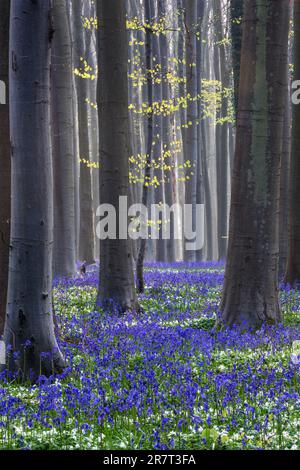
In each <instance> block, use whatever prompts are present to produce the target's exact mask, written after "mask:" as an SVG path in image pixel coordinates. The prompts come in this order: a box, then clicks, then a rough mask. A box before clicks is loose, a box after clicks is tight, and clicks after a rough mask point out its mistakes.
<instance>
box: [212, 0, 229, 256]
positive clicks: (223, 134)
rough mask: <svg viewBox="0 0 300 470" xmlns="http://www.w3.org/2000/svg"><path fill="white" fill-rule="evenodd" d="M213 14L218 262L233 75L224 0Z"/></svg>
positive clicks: (223, 242) (222, 249)
mask: <svg viewBox="0 0 300 470" xmlns="http://www.w3.org/2000/svg"><path fill="white" fill-rule="evenodd" d="M213 11H214V30H215V31H214V39H215V45H214V59H215V60H214V66H215V77H216V80H219V82H220V89H221V100H222V102H221V106H220V110H219V113H218V116H217V117H218V119H220V120H221V122H220V123H217V124H216V151H217V156H216V157H217V192H218V252H219V259H220V260H225V259H226V253H227V235H228V198H227V192H228V186H229V182H228V166H229V155H228V152H229V148H228V139H229V133H228V123H227V122H226V118H227V114H228V98H227V96H226V90H228V89H229V86H230V75H229V70H228V68H227V63H228V59H227V57H226V49H225V44H224V27H223V20H222V5H221V0H214V1H213Z"/></svg>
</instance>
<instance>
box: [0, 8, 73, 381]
mask: <svg viewBox="0 0 300 470" xmlns="http://www.w3.org/2000/svg"><path fill="white" fill-rule="evenodd" d="M50 5H51V3H50V1H49V0H43V2H33V1H31V0H23V1H22V2H20V1H19V0H12V1H11V19H10V69H9V70H10V72H9V79H10V128H11V149H12V213H11V239H10V260H9V281H8V303H7V317H6V323H5V330H4V341H5V343H6V345H7V346H8V345H11V346H12V352H14V351H15V352H19V356H17V357H13V356H12V355H10V354H9V359H8V361H9V363H8V364H7V367H8V368H9V369H10V370H15V371H17V372H18V373H19V376H20V379H31V380H34V379H36V378H37V376H38V375H39V374H44V375H51V374H52V373H53V372H59V371H61V370H62V368H63V365H64V362H63V357H62V354H61V352H60V350H59V347H58V344H57V341H56V338H55V334H54V325H53V313H52V248H53V199H52V194H53V175H52V160H51V141H50V135H51V134H50V132H49V129H50V41H51V38H52V35H53V29H52V24H51V23H50V18H51V9H50ZM41 353H47V355H46V356H44V357H41Z"/></svg>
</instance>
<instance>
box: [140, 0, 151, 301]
mask: <svg viewBox="0 0 300 470" xmlns="http://www.w3.org/2000/svg"><path fill="white" fill-rule="evenodd" d="M145 21H146V22H147V24H149V23H151V6H150V0H145ZM152 34H153V32H152V30H151V26H148V27H146V39H145V43H146V74H147V92H148V105H149V107H150V108H151V111H150V112H149V113H148V116H147V122H148V129H147V131H148V132H147V149H146V162H145V171H144V183H143V191H142V204H143V205H144V206H146V207H147V206H148V197H149V183H150V179H151V161H152V142H153V109H152V108H153V89H152V77H151V74H150V70H151V68H152V59H151V56H152ZM142 223H145V221H144V222H142ZM146 246H147V239H146V238H141V240H140V246H139V251H138V257H137V261H136V287H137V291H138V293H140V294H141V293H143V292H144V289H145V285H144V260H145V254H146Z"/></svg>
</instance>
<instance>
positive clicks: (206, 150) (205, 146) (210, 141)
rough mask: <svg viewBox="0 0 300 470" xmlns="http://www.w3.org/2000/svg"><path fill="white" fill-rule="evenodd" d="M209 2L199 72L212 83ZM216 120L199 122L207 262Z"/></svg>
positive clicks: (214, 243) (214, 228) (214, 209)
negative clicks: (200, 70) (200, 69)
mask: <svg viewBox="0 0 300 470" xmlns="http://www.w3.org/2000/svg"><path fill="white" fill-rule="evenodd" d="M212 6H213V5H212V2H206V3H205V9H204V19H203V33H202V34H203V37H204V38H206V40H205V43H204V44H202V46H203V51H202V60H203V65H202V72H203V78H204V79H206V80H209V81H211V80H215V70H214V66H213V65H214V63H213V56H214V40H213V36H212V28H211V27H210V25H211V24H212V22H213V10H212ZM215 119H216V116H215V115H212V116H207V117H205V119H201V149H202V156H203V158H202V164H203V183H204V196H205V206H204V210H205V245H204V249H203V258H204V259H206V260H216V259H218V256H219V254H218V248H219V246H218V225H217V224H218V199H217V187H218V185H217V160H216V126H215Z"/></svg>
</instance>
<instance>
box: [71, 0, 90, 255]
mask: <svg viewBox="0 0 300 470" xmlns="http://www.w3.org/2000/svg"><path fill="white" fill-rule="evenodd" d="M72 3H73V13H74V27H75V29H74V32H75V38H74V39H75V41H74V42H75V45H74V48H75V59H76V62H75V64H76V67H78V68H82V67H83V61H82V59H85V58H86V54H87V45H86V37H85V36H86V34H85V29H84V26H83V23H82V15H83V13H84V8H85V6H86V3H85V2H82V0H72ZM88 82H89V79H87V78H82V77H77V83H76V86H77V99H78V129H79V157H80V159H81V160H86V161H87V162H89V161H90V156H91V147H90V140H89V137H90V135H89V127H88V123H89V112H88V111H89V110H88V104H87V102H86V100H87V98H90V94H89V83H88ZM79 195H80V200H79V203H80V227H79V254H78V256H79V259H80V261H85V262H86V263H87V264H92V263H94V214H93V199H92V175H91V168H90V166H89V165H88V164H86V163H84V162H82V163H81V164H80V176H79Z"/></svg>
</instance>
